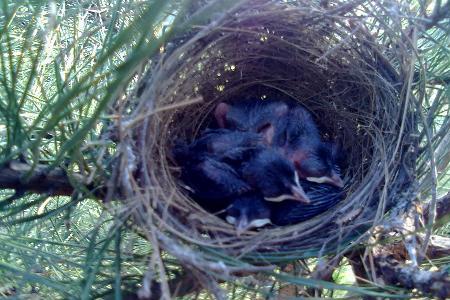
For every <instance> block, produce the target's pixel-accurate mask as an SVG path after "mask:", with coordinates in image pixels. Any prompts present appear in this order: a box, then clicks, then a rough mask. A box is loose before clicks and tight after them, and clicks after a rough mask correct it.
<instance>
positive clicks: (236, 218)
mask: <svg viewBox="0 0 450 300" xmlns="http://www.w3.org/2000/svg"><path fill="white" fill-rule="evenodd" d="M225 220H226V221H227V222H228V223H230V224H233V225H234V226H235V228H236V234H237V236H240V235H241V234H242V233H243V232H245V231H247V230H250V229H253V228H260V227H263V226H265V225H267V224H270V223H271V220H270V207H269V204H268V202H266V201H264V199H263V197H262V195H260V194H258V193H248V194H245V195H242V196H239V197H236V198H235V200H234V201H233V203H232V204H231V205H230V206H229V207H228V208H227V209H226V211H225Z"/></svg>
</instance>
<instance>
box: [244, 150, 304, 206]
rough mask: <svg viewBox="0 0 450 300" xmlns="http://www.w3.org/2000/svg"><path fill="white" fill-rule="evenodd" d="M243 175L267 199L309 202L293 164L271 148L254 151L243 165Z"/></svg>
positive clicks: (272, 200)
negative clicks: (253, 154)
mask: <svg viewBox="0 0 450 300" xmlns="http://www.w3.org/2000/svg"><path fill="white" fill-rule="evenodd" d="M243 176H244V178H245V179H246V180H247V181H248V182H249V183H250V184H251V185H253V186H254V187H256V188H257V189H258V190H259V191H260V192H261V193H262V194H263V196H264V199H265V200H267V201H271V202H281V201H284V200H295V201H299V202H303V203H309V202H310V200H309V198H308V196H307V195H306V193H305V191H304V190H303V188H302V186H301V185H300V181H299V177H298V175H297V173H296V172H295V168H294V166H293V164H292V163H291V162H290V161H289V160H287V159H286V158H284V157H283V156H282V155H281V154H280V153H278V152H277V151H275V150H273V149H268V148H265V149H263V150H261V151H259V152H258V153H256V154H255V156H254V157H253V158H252V160H250V161H249V162H248V163H247V164H246V166H245V167H244V169H243Z"/></svg>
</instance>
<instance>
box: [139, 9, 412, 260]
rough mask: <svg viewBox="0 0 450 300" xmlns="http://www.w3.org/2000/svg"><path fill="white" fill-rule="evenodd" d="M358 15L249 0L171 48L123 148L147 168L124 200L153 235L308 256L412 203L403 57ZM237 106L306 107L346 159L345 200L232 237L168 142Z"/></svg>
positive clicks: (239, 250)
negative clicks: (218, 109) (223, 105)
mask: <svg viewBox="0 0 450 300" xmlns="http://www.w3.org/2000/svg"><path fill="white" fill-rule="evenodd" d="M357 11H358V9H357V4H355V5H354V6H351V5H347V6H345V5H342V6H336V7H322V6H320V5H316V4H314V3H313V2H310V1H308V2H305V3H300V4H298V5H289V4H282V3H277V2H272V1H250V2H249V3H246V4H241V5H238V6H236V7H234V8H233V9H231V10H229V11H227V12H226V13H224V14H223V15H221V16H220V17H219V18H218V19H216V20H214V21H213V22H211V23H210V24H208V25H205V26H196V27H194V30H193V31H192V32H190V33H189V34H186V35H184V36H182V37H178V38H177V39H174V40H173V41H171V42H169V43H168V44H167V49H166V52H165V53H163V54H162V55H161V57H160V58H159V59H158V61H157V62H156V64H155V66H154V67H152V68H151V70H150V73H151V76H150V79H146V83H145V89H144V91H143V92H142V93H141V95H140V96H139V97H138V104H137V108H136V109H135V110H134V113H133V114H132V119H134V121H135V123H137V124H138V134H136V135H135V136H137V138H135V142H134V143H132V144H131V145H132V147H133V149H134V152H135V153H136V157H137V159H138V160H139V162H140V165H141V166H143V167H142V170H141V171H140V172H138V174H136V175H135V178H132V180H133V182H138V183H139V190H140V191H139V193H136V192H134V193H133V195H132V197H133V199H136V198H138V200H139V203H140V205H142V206H143V207H144V209H142V210H141V223H143V224H144V226H145V227H146V228H147V229H148V230H149V231H157V232H158V234H159V237H161V240H162V241H165V239H166V238H167V239H169V240H170V241H172V242H173V243H175V244H178V245H182V246H183V247H186V246H187V247H189V249H192V248H195V249H199V248H205V247H206V248H208V249H221V251H223V250H224V251H226V252H227V253H232V254H233V255H236V254H240V255H243V254H249V253H259V254H261V255H263V253H268V252H273V250H276V251H278V252H283V251H284V252H289V251H297V252H302V253H306V252H308V253H311V255H313V253H316V254H317V252H318V251H323V250H324V247H325V248H326V249H334V250H336V245H339V244H342V243H344V242H349V241H352V240H355V239H356V238H357V237H358V236H360V234H361V232H363V231H365V230H366V229H367V228H368V227H370V226H371V225H373V224H374V222H376V221H377V220H379V219H381V218H382V217H383V215H384V214H385V213H386V212H387V211H388V210H389V209H390V208H391V207H393V206H394V204H395V203H397V202H399V201H398V200H399V198H405V199H406V200H407V201H410V200H411V199H412V196H411V195H409V194H408V193H407V192H408V191H410V190H412V182H413V181H414V178H413V177H411V176H410V175H408V174H412V173H413V172H414V159H411V158H410V155H409V154H410V151H409V149H410V147H411V144H412V142H411V141H410V140H409V139H408V138H405V137H407V136H410V135H411V133H412V132H413V131H414V130H415V124H414V118H413V112H412V111H413V109H412V108H411V104H409V103H408V102H407V100H406V97H405V90H404V82H403V81H402V80H403V79H402V78H405V76H406V75H405V74H402V72H404V71H402V68H401V59H402V58H401V57H399V55H397V54H396V53H391V52H389V48H387V47H385V46H381V45H380V44H378V43H377V42H375V39H374V38H373V36H372V34H371V30H372V31H373V29H369V28H368V27H367V26H366V25H365V23H364V18H361V12H359V13H358V12H357ZM366 13H368V12H366ZM389 26H392V24H391V25H389ZM392 34H393V36H391V37H389V38H390V39H391V41H394V40H395V41H396V42H398V43H401V42H400V41H399V39H400V37H398V36H396V35H395V34H394V33H392ZM405 47H406V46H405ZM399 74H400V75H399ZM243 99H255V100H258V101H264V100H266V99H280V100H289V101H297V102H298V103H300V104H301V105H303V106H304V107H306V108H307V109H308V110H309V111H310V112H311V113H312V114H313V116H314V118H315V120H316V122H317V124H318V125H319V127H320V129H321V132H322V133H323V135H324V138H328V139H333V140H337V141H339V143H340V144H341V145H342V148H343V151H345V153H346V157H347V165H346V166H345V168H344V177H345V179H346V182H347V196H346V198H345V199H344V200H342V201H341V202H340V203H339V204H337V206H336V207H335V208H333V209H330V210H328V211H327V212H325V213H323V214H321V215H318V216H316V217H314V218H312V219H310V220H308V221H305V222H302V223H300V224H296V225H292V226H284V227H277V228H265V229H262V230H260V231H258V232H249V233H247V234H243V235H241V236H240V237H237V236H236V234H235V230H234V228H233V227H232V226H231V225H229V224H227V223H226V222H225V221H223V220H222V219H220V218H218V217H217V216H215V215H212V214H210V213H208V212H206V211H205V210H203V209H202V208H201V207H200V206H199V205H198V204H196V203H195V202H194V201H193V200H192V199H190V198H189V197H188V196H187V193H186V191H185V190H184V188H183V185H182V182H180V180H179V179H178V174H179V169H178V167H177V166H176V164H175V163H174V161H173V159H172V158H171V149H172V147H173V145H174V142H175V141H177V140H185V141H192V140H193V139H194V138H195V137H196V136H198V135H199V134H200V133H201V130H203V129H204V128H206V127H209V126H212V124H213V118H212V117H211V115H212V111H213V110H214V108H215V106H216V105H217V103H219V102H222V101H226V102H230V103H233V102H236V101H241V100H243ZM143 116H145V118H144V117H143ZM130 180H131V179H130ZM400 194H401V196H400ZM130 197H131V196H130ZM163 236H164V238H162V237H163ZM169 244H170V243H166V244H165V245H166V247H168V248H170V246H169ZM167 250H169V249H167ZM169 251H170V250H169ZM172 252H173V251H172ZM175 252H176V251H175Z"/></svg>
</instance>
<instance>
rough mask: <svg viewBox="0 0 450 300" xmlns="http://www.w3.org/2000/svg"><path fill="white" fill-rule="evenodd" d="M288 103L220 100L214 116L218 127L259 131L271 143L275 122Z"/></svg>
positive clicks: (282, 114)
mask: <svg viewBox="0 0 450 300" xmlns="http://www.w3.org/2000/svg"><path fill="white" fill-rule="evenodd" d="M287 112H288V105H287V104H286V103H284V102H282V101H270V100H265V101H261V100H244V101H240V102H237V103H234V104H228V103H225V102H221V103H219V104H218V105H217V107H216V109H215V111H214V116H215V118H216V121H217V124H218V126H219V127H220V128H228V129H231V130H239V131H247V132H256V133H261V134H262V135H263V137H264V141H265V143H266V144H267V145H271V144H272V140H273V136H274V132H275V128H274V124H275V122H276V121H277V120H278V119H279V118H281V117H282V116H284V115H286V113H287Z"/></svg>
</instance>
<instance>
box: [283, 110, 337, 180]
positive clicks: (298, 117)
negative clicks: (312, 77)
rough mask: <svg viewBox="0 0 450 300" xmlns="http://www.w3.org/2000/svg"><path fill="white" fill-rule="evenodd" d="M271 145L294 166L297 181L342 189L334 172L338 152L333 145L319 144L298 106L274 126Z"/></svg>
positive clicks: (314, 128) (311, 123)
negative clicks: (301, 180) (273, 137)
mask: <svg viewBox="0 0 450 300" xmlns="http://www.w3.org/2000/svg"><path fill="white" fill-rule="evenodd" d="M275 128H276V131H275V139H274V145H276V146H277V147H279V149H280V151H281V153H283V155H285V156H286V157H287V158H288V159H289V160H290V161H291V162H292V163H293V164H294V166H295V168H296V170H297V173H298V175H299V177H300V178H301V179H306V180H307V181H310V182H316V183H328V184H331V185H334V186H336V187H343V185H344V183H343V181H342V179H341V177H340V175H339V174H337V173H336V172H335V170H334V167H335V166H336V165H337V164H338V155H337V152H338V149H337V146H336V145H335V144H334V143H331V142H323V141H322V140H321V137H320V133H319V130H318V128H317V126H316V124H315V122H314V120H313V118H312V116H311V114H310V113H309V112H308V111H307V110H306V109H305V108H303V107H301V106H299V105H298V106H295V107H293V108H291V110H290V111H289V113H288V114H287V118H285V119H283V120H280V121H279V122H278V123H277V124H276V127H275Z"/></svg>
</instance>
